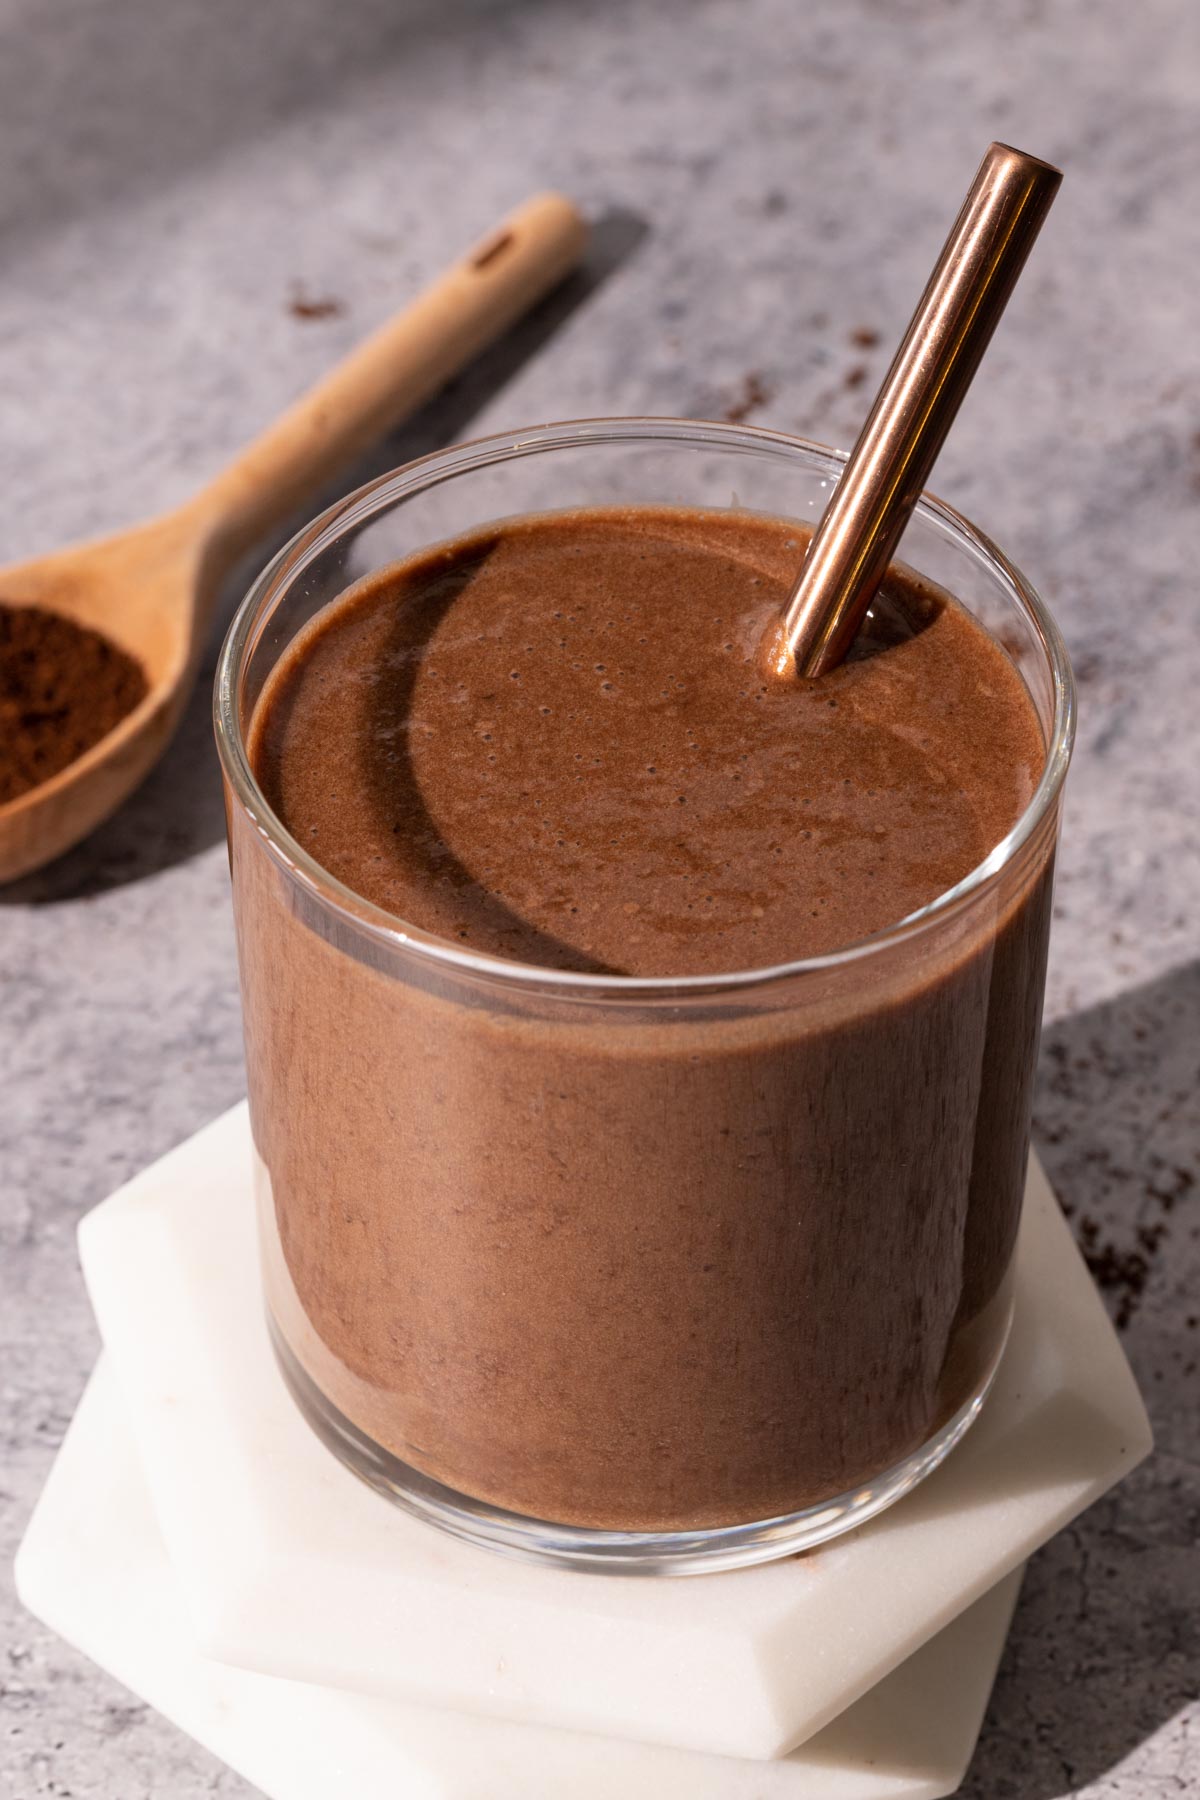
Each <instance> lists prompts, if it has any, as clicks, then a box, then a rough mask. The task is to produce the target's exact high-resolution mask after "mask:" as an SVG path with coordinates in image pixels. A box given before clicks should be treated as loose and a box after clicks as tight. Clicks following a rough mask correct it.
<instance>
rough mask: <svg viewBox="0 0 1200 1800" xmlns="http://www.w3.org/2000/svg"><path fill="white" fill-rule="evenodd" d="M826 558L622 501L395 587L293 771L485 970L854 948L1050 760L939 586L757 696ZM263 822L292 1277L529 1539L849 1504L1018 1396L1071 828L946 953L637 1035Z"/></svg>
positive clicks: (1018, 698) (796, 540)
mask: <svg viewBox="0 0 1200 1800" xmlns="http://www.w3.org/2000/svg"><path fill="white" fill-rule="evenodd" d="M803 542H804V536H803V532H802V531H801V529H800V528H799V527H797V526H796V525H795V524H794V523H790V522H786V521H782V520H775V519H770V518H764V517H761V516H758V515H755V514H751V513H745V512H741V511H730V512H720V513H718V512H699V511H689V510H685V509H682V508H678V509H676V508H667V507H660V508H651V507H638V508H620V509H618V508H612V509H589V510H586V511H579V512H574V513H559V514H547V515H542V516H533V517H528V518H524V519H517V520H507V521H505V522H503V524H500V525H497V526H495V527H492V528H491V529H489V530H487V531H481V532H477V533H475V534H474V535H472V536H470V537H467V538H463V539H460V540H458V541H456V542H454V543H451V544H448V545H442V546H440V547H437V548H435V549H433V550H430V551H427V552H425V553H423V554H421V555H419V556H416V557H414V558H412V559H411V560H409V561H407V562H405V563H403V564H400V565H397V566H395V567H394V568H391V569H389V570H386V571H383V572H382V573H379V574H376V575H374V576H372V577H371V578H369V579H368V580H366V581H365V582H363V583H360V584H359V585H358V586H357V587H356V588H354V589H352V590H351V591H350V592H349V593H348V594H346V595H345V596H343V598H342V599H341V600H340V601H337V602H335V603H334V605H332V606H331V607H328V608H326V609H325V611H323V612H322V613H320V614H319V615H318V616H317V618H316V619H315V620H314V621H313V622H312V624H311V625H310V626H309V627H308V628H307V629H306V630H305V631H304V632H302V633H301V635H300V637H299V638H298V639H297V640H296V641H295V643H294V644H293V645H291V646H290V648H289V650H288V651H287V653H286V654H285V655H284V657H283V659H282V660H281V662H280V663H279V664H278V666H277V667H276V669H275V671H274V673H273V675H272V677H271V679H270V681H269V682H268V685H267V687H266V689H265V691H264V693H263V694H262V696H261V698H260V701H259V704H258V706H257V709H256V711H255V715H254V718H253V721H252V726H251V731H250V739H249V741H250V754H251V759H252V762H253V765H254V768H255V772H256V775H257V777H258V780H259V782H260V785H261V787H262V789H263V792H264V794H265V796H266V798H267V800H268V802H269V804H270V805H271V807H272V808H273V809H274V811H275V813H276V814H277V815H278V817H279V818H280V819H281V820H282V822H283V823H284V825H285V826H286V828H287V830H288V831H289V832H290V833H291V835H292V836H293V838H294V839H295V840H296V841H297V842H298V843H299V844H300V845H302V846H303V848H304V849H305V850H307V851H308V852H309V854H310V855H311V856H312V857H313V858H314V859H315V860H316V861H317V862H318V863H320V864H321V865H322V867H323V868H324V869H325V870H327V871H328V872H329V873H330V874H331V875H332V876H334V877H335V878H336V879H337V881H339V882H340V883H342V884H344V886H345V888H347V889H349V890H350V891H351V893H352V895H355V896H359V897H361V899H362V900H365V901H366V902H368V903H370V906H373V907H377V908H381V909H383V910H384V911H385V912H386V913H388V914H390V915H392V916H393V917H394V918H395V919H396V920H399V921H403V922H405V923H407V924H409V925H412V926H415V927H416V928H418V930H420V931H422V932H426V933H431V934H433V935H435V936H436V937H437V938H439V939H442V940H445V942H446V943H447V944H449V945H452V946H456V947H457V948H458V949H461V950H469V951H476V952H483V953H486V954H487V955H489V956H492V957H500V958H504V959H513V960H515V961H519V962H522V963H525V964H533V965H535V966H536V967H538V968H540V969H543V970H546V971H552V972H553V971H581V972H585V973H591V974H595V975H600V976H608V977H621V976H634V977H685V976H701V977H704V976H714V975H720V974H723V973H726V972H731V971H737V970H749V969H754V968H770V967H773V966H775V965H777V964H781V963H787V962H791V961H795V960H797V959H800V958H811V957H821V956H826V955H828V954H829V953H833V952H839V951H845V950H846V949H847V948H848V947H850V946H853V945H855V944H858V943H860V942H861V941H862V940H863V939H866V938H869V937H871V936H872V934H875V933H878V932H880V931H883V930H885V929H886V928H888V927H891V926H894V925H896V924H897V923H898V922H899V921H900V920H902V919H906V918H907V917H908V916H909V915H910V914H913V913H915V912H918V911H919V910H920V909H921V908H923V907H925V906H927V905H928V904H929V903H930V902H931V901H932V900H934V899H935V898H936V897H937V896H939V895H941V894H943V893H945V892H946V891H947V890H948V889H950V888H952V887H954V886H955V884H956V883H958V882H960V881H961V880H962V879H963V878H964V877H965V876H967V875H968V874H969V873H970V872H971V871H972V870H973V869H975V868H976V867H977V866H978V865H979V864H980V863H981V862H982V861H983V860H984V859H985V858H986V857H987V856H988V854H989V852H990V851H991V850H992V849H993V848H994V847H995V846H996V845H997V844H998V843H999V842H1000V841H1001V839H1002V838H1004V836H1005V835H1006V834H1007V832H1008V831H1009V830H1010V829H1011V827H1012V826H1013V825H1014V824H1015V822H1016V821H1017V819H1018V818H1019V816H1020V815H1021V813H1022V812H1023V811H1024V809H1025V808H1026V806H1027V805H1028V803H1029V800H1030V798H1031V796H1032V794H1033V791H1034V789H1035V787H1036V785H1037V782H1038V780H1039V778H1040V775H1041V771H1042V766H1043V761H1044V755H1045V749H1044V743H1043V737H1042V733H1041V730H1040V727H1039V724H1038V721H1037V717H1036V715H1035V713H1034V710H1033V707H1032V705H1031V702H1030V700H1029V698H1028V695H1027V694H1026V691H1025V689H1024V686H1023V685H1022V682H1021V680H1020V678H1019V676H1018V675H1017V673H1016V672H1015V670H1014V668H1013V666H1012V664H1011V663H1010V661H1009V659H1008V658H1007V656H1006V655H1005V654H1004V653H1003V651H1002V650H1001V649H1000V648H999V646H998V645H997V644H996V643H995V642H993V640H992V639H991V638H990V637H988V636H987V635H986V633H985V632H984V631H983V629H982V628H981V627H980V626H979V625H978V624H976V623H975V622H974V620H973V619H972V618H971V617H970V615H969V614H968V613H967V612H966V611H965V610H963V609H962V608H960V607H959V606H958V605H957V604H956V603H954V602H953V601H951V600H949V599H948V598H947V597H946V596H945V595H943V594H940V593H939V592H937V591H936V590H934V589H932V588H930V587H928V586H926V585H924V584H922V583H921V582H920V581H919V580H918V579H917V578H916V577H913V576H909V575H907V574H904V573H903V572H901V571H900V570H898V569H894V570H893V571H892V573H891V576H890V578H889V581H888V583H887V584H886V586H885V589H884V590H883V592H882V594H881V596H880V598H879V600H878V601H877V603H876V606H875V608H874V609H873V615H872V618H871V620H870V622H869V624H868V627H867V629H866V630H865V631H864V632H863V633H862V634H861V636H860V639H859V642H858V644H857V645H856V648H855V651H854V654H853V656H852V658H851V660H850V661H849V662H847V663H846V664H845V665H844V666H843V667H842V668H841V669H839V670H837V671H835V672H834V673H833V674H831V675H828V676H826V677H824V678H822V679H821V680H820V681H818V682H805V683H798V684H795V685H788V686H783V685H777V684H773V683H770V684H769V683H767V682H765V681H764V680H763V678H762V676H761V674H760V673H759V670H758V667H757V664H756V660H755V658H756V653H757V649H758V646H759V644H760V642H761V640H762V637H763V634H764V632H765V630H766V628H767V626H768V624H769V622H770V620H771V619H773V618H774V617H776V616H777V614H778V610H779V608H780V606H781V604H782V602H783V600H784V598H785V596H786V594H787V591H788V589H789V587H790V585H791V583H792V581H793V580H794V577H795V573H796V569H797V566H798V563H799V560H800V557H801V555H802V551H803ZM248 833H249V827H248V826H246V825H245V824H244V823H243V822H242V821H240V820H239V819H238V818H236V817H235V818H234V820H233V823H232V824H231V842H232V848H233V854H234V859H235V875H236V877H237V880H236V884H235V885H236V896H237V909H238V924H239V937H240V946H241V955H242V966H243V976H244V994H245V1004H246V1025H247V1046H248V1052H249V1063H250V1083H251V1105H252V1116H253V1122H254V1132H255V1140H256V1144H257V1147H258V1151H259V1154H260V1156H261V1160H262V1165H263V1169H264V1173H265V1176H266V1181H265V1184H264V1200H265V1205H264V1252H265V1263H266V1271H267V1286H268V1298H269V1303H270V1307H271V1311H272V1315H273V1318H274V1322H275V1326H276V1330H277V1332H278V1334H279V1336H280V1337H281V1339H282V1342H283V1346H284V1354H285V1357H286V1358H287V1359H288V1360H289V1362H291V1363H292V1365H293V1372H294V1373H295V1372H296V1371H298V1372H299V1374H300V1377H301V1378H302V1379H304V1380H307V1381H309V1382H311V1383H312V1384H313V1387H314V1389H315V1391H316V1392H317V1393H318V1394H319V1395H320V1396H322V1398H323V1403H325V1404H328V1405H331V1406H332V1408H334V1409H336V1413H337V1414H339V1415H341V1417H342V1418H344V1419H345V1420H347V1421H349V1422H350V1424H351V1425H352V1426H354V1427H356V1428H357V1429H358V1430H359V1431H360V1432H362V1433H364V1434H366V1436H368V1437H369V1438H370V1439H371V1440H373V1441H374V1442H375V1443H376V1444H378V1445H380V1446H381V1447H382V1448H383V1449H384V1450H386V1451H387V1452H389V1453H390V1454H392V1455H393V1456H395V1457H397V1458H399V1459H400V1460H401V1461H402V1462H403V1463H405V1464H408V1465H410V1466H412V1467H414V1468H416V1469H418V1470H420V1471H421V1472H422V1473H424V1474H426V1475H429V1476H432V1477H434V1478H435V1479H436V1480H438V1481H441V1482H443V1483H445V1484H446V1485H447V1486H449V1487H450V1488H452V1489H455V1490H457V1491H459V1492H463V1493H466V1494H469V1495H471V1496H474V1497H477V1498H479V1499H483V1500H486V1501H489V1502H491V1503H493V1504H495V1505H498V1506H501V1507H505V1508H509V1509H511V1510H514V1511H517V1512H520V1513H524V1514H528V1515H532V1516H534V1517H538V1518H543V1519H548V1520H554V1521H560V1522H564V1523H575V1524H580V1525H591V1526H602V1527H608V1528H620V1529H632V1530H661V1529H670V1528H681V1529H683V1528H695V1527H703V1526H715V1525H721V1524H729V1523H734V1522H741V1521H752V1520H758V1519H764V1518H768V1517H771V1516H774V1515H777V1514H782V1513H787V1512H791V1511H794V1510H796V1509H798V1508H800V1507H803V1506H807V1505H810V1504H812V1503H815V1502H818V1501H821V1500H824V1499H827V1498H829V1497H831V1496H835V1495H838V1494H842V1493H844V1492H846V1491H847V1490H849V1489H851V1488H853V1487H855V1486H856V1485H858V1484H861V1483H863V1482H866V1481H869V1480H870V1479H871V1478H872V1477H873V1476H876V1475H878V1474H880V1473H881V1472H882V1471H884V1470H886V1469H887V1468H889V1467H890V1466H891V1465H893V1464H895V1463H897V1462H899V1461H900V1460H901V1459H902V1458H904V1457H905V1456H907V1455H909V1454H910V1453H911V1452H913V1451H915V1450H916V1449H918V1448H919V1447H920V1446H921V1445H922V1444H923V1443H925V1442H926V1441H927V1440H928V1439H929V1437H930V1436H931V1435H932V1434H933V1433H934V1432H935V1431H936V1430H937V1429H938V1428H939V1427H940V1426H942V1425H943V1424H945V1423H946V1422H947V1421H948V1420H949V1419H950V1418H951V1417H952V1416H953V1415H954V1414H955V1413H956V1412H957V1411H958V1409H959V1408H960V1407H962V1406H963V1404H964V1403H965V1402H967V1401H968V1400H969V1399H970V1398H971V1397H972V1396H973V1395H974V1394H975V1393H976V1392H977V1391H978V1389H979V1387H980V1384H981V1383H982V1381H983V1380H984V1379H985V1378H986V1375H987V1373H988V1371H989V1369H990V1367H991V1366H992V1364H993V1363H994V1361H995V1358H996V1356H997V1355H998V1352H999V1348H1000V1346H1001V1344H1002V1340H1003V1334H1004V1330H1005V1328H1006V1323H1007V1317H1008V1310H1009V1288H1008V1275H1009V1265H1010V1260H1011V1253H1012V1248H1013V1243H1014V1238H1015V1232H1016V1225H1017V1218H1018V1212H1019V1205H1020V1195H1021V1190H1022V1178H1023V1169H1024V1161H1025V1155H1026V1151H1027V1144H1028V1120H1029V1085H1030V1079H1031V1074H1032V1068H1033V1063H1034V1058H1035V1050H1036V1037H1037V1027H1038V1015H1039V1011H1040V996H1041V983H1042V974H1043V969H1044V959H1045V945H1046V930H1047V923H1048V895H1049V866H1050V845H1051V844H1052V835H1051V838H1050V841H1049V844H1042V845H1041V846H1040V847H1039V848H1038V850H1037V854H1032V853H1031V855H1030V857H1029V858H1028V859H1027V864H1028V866H1027V868H1026V870H1025V873H1024V875H1023V876H1022V877H1020V878H1014V881H1013V882H1012V883H1010V885H1009V887H1008V890H1007V891H1006V893H1005V895H1004V897H1003V899H1001V898H999V897H997V898H995V899H994V900H993V901H992V902H991V903H989V904H986V905H984V906H983V907H982V908H981V907H980V906H978V905H975V906H972V905H965V906H961V907H959V908H957V909H956V908H954V907H950V908H947V909H945V912H944V915H943V916H942V917H941V918H940V919H939V920H938V921H937V923H936V924H934V925H930V926H927V927H926V928H925V929H924V930H923V931H922V932H920V933H919V934H917V935H916V936H914V937H913V938H912V940H911V941H909V940H905V939H904V938H903V937H901V938H898V939H897V940H896V941H895V942H894V943H892V944H890V945H889V946H887V947H885V948H884V949H882V950H876V951H874V952H872V953H871V954H870V955H869V956H863V957H861V958H851V959H850V960H849V961H837V960H834V961H833V962H832V963H831V964H830V965H829V966H826V967H821V966H817V967H815V968H814V967H810V968H808V969H806V970H805V971H804V972H802V973H801V974H798V975H793V976H790V977H782V978H780V979H778V980H776V981H774V982H770V983H763V984H761V985H760V986H759V987H757V988H754V989H750V990H739V991H738V993H737V995H736V996H735V997H734V998H733V999H732V1000H730V999H728V998H727V999H722V997H721V995H720V993H719V992H714V991H713V990H711V989H710V990H708V991H707V992H703V991H701V992H699V993H695V994H690V995H680V994H678V993H676V994H675V995H674V996H670V995H668V996H666V997H662V998H657V997H653V996H647V995H646V994H645V993H641V994H638V993H634V992H631V993H630V994H629V996H628V997H627V999H626V1001H625V1002H624V1003H623V1004H622V1003H617V1004H616V1005H613V1006H609V1007H606V1008H603V1009H597V1007H596V1006H595V1004H594V1003H593V1002H590V1000H589V995H588V993H587V992H583V993H579V992H574V993H572V992H570V991H563V990H562V989H561V988H560V990H559V991H558V992H557V993H555V992H552V991H550V992H547V991H545V989H546V984H543V986H542V987H539V986H538V984H536V983H535V984H525V986H522V985H521V984H520V983H517V984H515V985H514V984H508V985H506V984H505V983H504V982H503V981H502V980H501V981H500V982H499V983H497V981H496V980H495V979H494V978H491V977H489V976H488V975H486V974H480V975H477V976H472V975H463V974H462V973H461V972H459V971H457V970H455V969H454V968H453V967H451V968H449V969H447V968H446V966H445V965H442V964H439V963H438V962H437V960H436V959H430V958H428V957H420V956H414V958H413V967H412V969H411V971H409V973H408V974H407V975H406V978H405V979H404V980H398V979H397V978H396V976H395V973H394V970H393V969H392V968H391V967H390V966H388V964H387V960H386V958H384V957H382V956H380V955H376V954H375V952H374V951H373V950H372V948H371V938H370V932H369V929H367V930H364V931H360V932H359V931H355V930H354V929H352V928H351V927H350V926H349V925H348V926H347V928H346V930H345V932H344V933H339V932H338V931H336V930H331V929H330V928H329V925H328V922H327V920H326V919H325V917H324V915H322V914H320V909H319V908H317V907H315V906H313V907H309V906H307V905H306V904H305V903H303V902H302V901H301V902H298V901H297V898H296V892H295V889H294V887H293V886H290V885H289V883H288V881H287V878H286V877H285V876H284V875H283V874H282V873H281V871H280V870H279V869H278V867H277V866H276V865H275V864H274V863H272V862H271V861H270V860H269V859H267V858H264V857H261V856H257V855H254V854H252V852H251V848H250V845H249V841H248ZM356 907H357V908H358V911H359V912H360V913H361V914H363V915H364V916H369V913H368V909H363V908H361V907H359V905H358V902H357V901H354V900H350V899H348V900H347V910H348V911H349V912H351V913H353V912H354V911H355V909H356ZM267 970H269V978H268V976H267V973H266V971H267ZM547 984H548V986H549V988H550V989H552V988H553V979H552V976H548V977H547Z"/></svg>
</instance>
